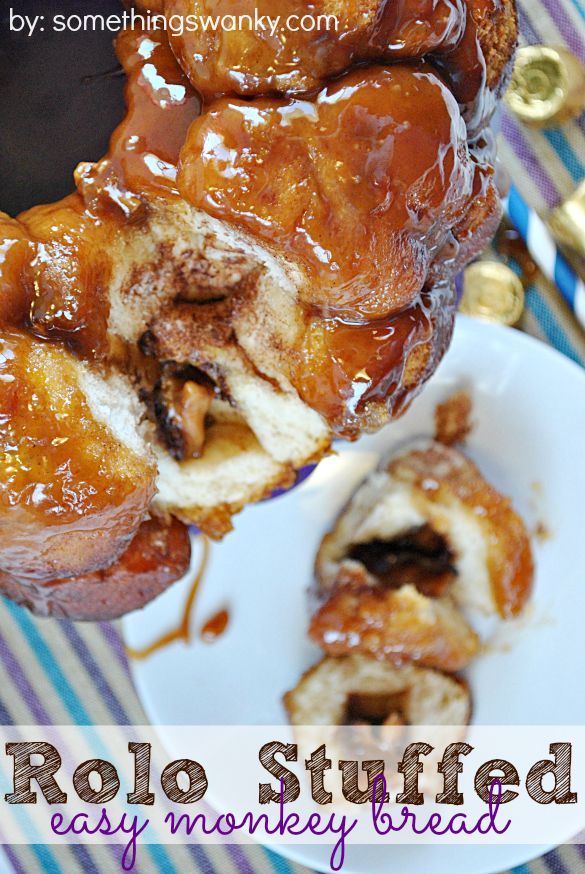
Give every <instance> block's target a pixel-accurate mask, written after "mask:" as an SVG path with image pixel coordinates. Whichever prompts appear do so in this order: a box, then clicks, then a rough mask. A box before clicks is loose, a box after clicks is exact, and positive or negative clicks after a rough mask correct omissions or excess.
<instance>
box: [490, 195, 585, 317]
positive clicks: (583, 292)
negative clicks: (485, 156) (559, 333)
mask: <svg viewBox="0 0 585 874" xmlns="http://www.w3.org/2000/svg"><path fill="white" fill-rule="evenodd" d="M504 209H505V211H506V215H507V216H508V218H509V220H510V221H511V222H512V224H513V225H514V227H515V228H516V230H517V231H518V233H519V234H520V235H521V237H522V239H523V240H524V242H525V243H526V248H527V249H528V251H529V252H530V255H531V256H532V258H533V259H534V261H535V262H536V264H537V265H538V266H539V267H540V269H541V270H542V272H543V273H544V275H545V276H546V277H547V278H548V279H550V280H551V282H554V284H555V285H556V286H557V288H558V289H559V291H560V292H561V294H562V296H563V297H564V299H565V300H566V302H567V303H568V304H569V306H570V307H571V309H572V310H573V312H574V313H575V316H576V318H577V320H578V322H579V324H580V325H581V326H582V327H583V328H585V283H584V282H583V280H582V279H581V278H580V277H579V276H577V274H576V273H575V271H574V270H573V268H572V267H571V265H570V264H569V263H568V261H567V260H566V259H565V258H564V257H563V255H562V254H561V252H560V251H559V248H558V246H557V244H556V243H555V240H554V237H553V235H552V234H551V232H550V231H549V229H548V227H547V226H546V224H545V223H544V221H543V220H542V219H541V218H540V216H539V215H538V213H537V212H536V211H535V210H534V209H532V208H531V207H529V206H528V204H527V203H526V201H525V200H524V199H523V197H522V196H521V194H520V193H519V192H518V190H517V189H516V188H515V187H514V186H513V185H512V186H510V191H509V194H508V197H507V198H506V199H505V200H504Z"/></svg>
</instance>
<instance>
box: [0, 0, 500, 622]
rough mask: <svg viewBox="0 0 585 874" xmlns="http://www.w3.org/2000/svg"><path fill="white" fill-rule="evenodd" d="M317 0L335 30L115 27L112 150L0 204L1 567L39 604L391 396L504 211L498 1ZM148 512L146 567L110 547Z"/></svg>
mask: <svg viewBox="0 0 585 874" xmlns="http://www.w3.org/2000/svg"><path fill="white" fill-rule="evenodd" d="M139 5H142V4H139ZM151 5H152V4H148V3H146V4H144V6H145V7H150V6H151ZM228 5H229V4H226V3H224V2H223V0H214V2H211V0H209V2H203V0H162V2H161V3H159V4H158V6H160V11H164V12H165V13H166V14H192V13H197V14H202V15H203V14H208V13H211V12H213V13H214V14H218V15H220V14H221V13H222V12H225V11H226V9H227V6H228ZM253 5H254V4H251V3H248V2H246V3H243V4H240V6H242V9H241V12H242V13H245V12H246V10H247V9H248V7H250V8H251V7H253ZM258 5H259V6H260V7H262V8H264V7H266V9H265V11H266V12H270V6H271V4H270V3H269V2H268V0H265V2H264V3H260V4H258ZM284 5H285V6H286V7H287V8H288V6H290V7H291V9H292V6H293V5H294V4H292V3H285V4H284ZM314 5H315V7H316V11H319V9H318V8H317V7H319V8H320V6H321V5H322V6H323V10H324V11H328V12H330V11H332V10H331V9H330V7H333V6H336V4H331V3H329V2H328V3H323V4H314ZM340 5H341V4H340ZM224 6H225V9H224ZM244 7H245V8H244ZM153 11H156V10H153ZM284 11H286V10H284ZM333 11H335V12H336V13H337V14H338V17H339V26H340V31H339V32H337V33H321V34H314V33H312V34H307V33H297V34H295V35H294V37H292V36H290V35H288V34H287V35H285V36H286V38H285V36H283V35H280V36H278V37H277V38H276V41H273V42H271V43H270V47H268V46H269V44H268V42H267V41H266V39H265V38H263V35H262V34H258V33H254V32H244V31H242V32H238V33H233V34H230V33H222V34H221V38H220V35H218V34H207V35H204V34H202V33H199V34H189V33H185V34H183V35H182V36H178V35H174V34H169V35H167V33H166V32H165V31H164V30H156V31H140V30H133V31H126V32H123V33H121V34H120V36H119V37H118V39H117V50H118V54H119V57H120V61H121V63H122V65H123V67H124V70H125V72H126V75H127V91H126V96H127V113H126V116H125V118H124V120H123V121H122V123H121V125H120V126H119V127H118V128H117V129H116V131H114V133H113V135H112V140H111V146H110V150H109V152H108V154H107V155H106V156H105V157H104V158H103V159H102V160H101V161H99V162H97V163H95V164H89V163H85V164H81V165H79V166H78V168H77V169H76V171H75V182H76V190H75V192H74V193H73V194H71V195H70V196H69V197H67V198H66V199H65V200H63V201H61V202H59V203H55V204H50V205H47V206H39V207H35V208H33V209H31V210H29V211H28V212H26V213H24V214H22V215H21V216H19V217H18V218H16V219H13V218H9V217H8V216H0V252H1V253H2V258H1V259H0V291H1V292H2V294H1V296H0V332H1V336H0V378H1V383H0V386H1V387H0V442H1V446H2V448H1V457H2V465H1V467H0V496H1V502H0V575H1V577H0V580H2V583H1V585H2V590H3V591H5V592H6V593H7V594H9V596H10V597H14V598H16V599H17V600H19V601H21V602H22V603H27V604H28V605H29V606H30V607H31V608H32V609H34V610H36V611H37V612H41V613H44V614H51V613H54V612H59V613H60V614H63V615H70V616H71V618H79V619H91V618H96V617H97V616H98V615H99V617H100V618H111V617H114V616H117V615H120V614H121V613H123V612H126V611H127V610H128V609H132V608H134V607H136V606H140V605H142V604H144V603H146V602H147V601H148V600H149V599H150V598H151V597H153V596H154V594H156V593H157V592H158V591H160V590H162V589H163V588H164V587H165V586H166V585H168V584H169V583H170V582H172V580H173V579H176V578H177V577H178V576H180V575H181V574H182V573H183V572H184V571H185V570H186V568H187V566H188V557H189V550H188V544H187V536H186V533H185V532H184V531H183V534H182V537H178V538H177V537H170V533H169V532H171V531H172V532H175V533H177V532H178V531H179V530H181V528H180V526H181V525H183V526H184V525H188V524H196V525H197V526H198V527H199V528H200V529H201V530H203V531H205V532H206V533H208V534H210V535H211V536H213V537H221V536H223V535H224V534H225V533H226V532H227V531H229V529H230V527H231V519H232V516H233V515H234V513H236V512H238V511H240V510H241V509H242V508H243V507H244V506H246V505H247V504H249V503H251V502H254V501H257V500H261V499H263V498H266V497H269V496H270V494H271V493H272V491H273V490H274V489H276V488H283V487H284V488H286V487H288V486H290V485H292V484H293V483H294V481H295V478H296V476H297V472H298V471H299V470H300V469H301V468H302V467H303V466H305V465H307V464H309V463H314V462H316V461H318V460H319V459H320V458H321V457H322V456H323V455H324V454H325V453H327V452H328V450H329V448H330V445H331V442H332V440H333V439H335V438H338V437H341V438H344V439H355V438H356V437H358V436H359V434H360V433H362V432H363V431H368V430H374V429H377V428H379V427H380V426H381V425H383V424H384V423H385V422H387V421H388V420H389V419H391V418H392V417H395V416H398V415H400V413H401V412H403V411H404V410H405V409H406V408H407V406H408V404H409V403H410V401H411V400H412V399H413V397H414V396H415V395H416V393H417V392H418V391H419V390H420V388H421V387H422V385H423V384H424V382H425V381H426V379H428V377H429V376H430V375H431V374H432V372H433V371H434V369H435V367H436V366H437V364H438V362H439V360H440V358H441V356H442V354H443V352H444V351H445V349H446V348H447V346H448V343H449V340H450V337H451V332H452V326H453V313H454V307H455V292H454V277H455V275H456V273H457V272H458V271H459V270H460V269H461V268H462V267H463V266H464V264H465V263H467V262H468V261H469V260H470V259H471V258H472V257H474V255H475V254H476V253H477V252H478V251H480V250H481V249H482V248H483V246H484V245H485V243H486V241H487V240H488V238H489V237H490V236H491V234H492V233H493V231H494V230H495V227H496V226H497V223H498V220H499V214H500V212H499V203H498V197H497V192H496V189H495V185H494V179H493V175H494V173H493V142H492V137H491V133H490V132H489V129H488V124H489V119H490V117H491V114H492V112H493V109H494V107H495V104H496V101H497V98H498V96H499V94H500V92H501V90H502V88H503V87H504V84H505V82H506V80H507V76H508V72H509V67H510V63H511V58H512V54H513V48H514V44H515V39H516V17H515V10H514V6H513V3H512V2H511V0H468V2H463V0H441V2H439V3H436V2H433V3H430V2H428V0H409V2H408V3H404V4H394V3H391V2H373V0H371V2H369V3H366V4H364V3H349V4H343V9H341V8H339V9H337V8H336V9H335V10H333ZM169 40H170V41H169ZM173 520H174V521H173ZM152 525H155V526H158V528H159V529H160V532H161V537H160V538H159V539H158V540H157V541H156V542H157V543H158V547H157V548H158V550H159V559H160V560H159V562H158V564H157V563H156V562H154V566H155V570H153V574H154V575H155V576H156V575H157V574H158V577H157V579H158V581H159V582H158V583H156V581H155V584H153V586H151V587H145V586H144V585H143V583H142V581H141V578H140V573H141V571H139V570H137V571H136V578H135V580H134V581H132V575H131V574H129V573H128V567H129V566H130V565H129V561H128V559H129V556H130V557H131V554H132V552H131V551H132V550H133V549H134V550H135V551H140V549H142V546H140V544H141V543H143V540H142V539H141V538H144V537H145V536H146V535H148V533H149V532H150V533H152V530H151V528H149V527H147V528H146V529H145V527H144V526H152ZM169 526H170V527H169ZM155 540H156V538H155ZM179 541H180V542H179ZM153 542H154V541H153ZM170 543H172V544H174V546H173V550H175V551H174V552H173V550H171V552H172V554H170V552H169V544H170ZM186 544H187V545H186ZM130 564H132V562H130ZM92 575H97V576H92ZM89 577H92V579H93V580H94V585H93V586H89V585H85V586H83V585H81V583H82V582H83V581H84V580H86V579H88V578H89ZM106 577H107V579H108V586H109V588H108V590H107V597H106V588H105V583H104V582H103V580H104V579H105V578H106ZM68 580H71V581H72V583H71V584H72V585H73V584H75V586H76V590H78V591H81V592H83V591H85V592H86V593H87V599H85V600H84V599H83V598H81V597H75V598H73V597H72V598H71V599H68V598H66V597H64V595H63V593H64V591H65V588H66V586H67V585H68V583H67V581H68ZM100 580H101V581H102V584H103V585H102V589H101V592H102V595H103V596H104V597H103V598H101V600H100V599H99V598H98V599H97V600H96V594H95V592H96V591H97V590H98V588H99V585H100V583H99V581H100ZM55 581H59V585H58V586H57V585H56V583H55ZM71 591H73V589H71ZM57 592H58V593H59V598H57ZM98 603H99V608H98Z"/></svg>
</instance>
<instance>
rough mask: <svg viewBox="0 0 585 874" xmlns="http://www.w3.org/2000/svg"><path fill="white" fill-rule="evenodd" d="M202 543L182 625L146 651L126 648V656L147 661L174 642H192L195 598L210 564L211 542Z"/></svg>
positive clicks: (205, 538)
mask: <svg viewBox="0 0 585 874" xmlns="http://www.w3.org/2000/svg"><path fill="white" fill-rule="evenodd" d="M201 543H202V545H203V555H202V556H201V563H200V565H199V570H198V571H197V574H196V576H195V579H194V580H193V584H192V585H191V588H190V590H189V594H188V596H187V600H186V601H185V608H184V610H183V618H182V620H181V623H180V624H179V626H178V627H177V628H175V629H172V630H171V631H168V632H167V633H166V634H163V635H162V636H161V637H159V638H157V640H155V641H154V642H153V643H151V644H150V645H149V646H146V647H144V649H131V648H130V647H126V655H127V656H128V658H131V659H137V660H139V659H146V658H148V656H150V655H152V654H153V653H154V652H157V651H158V650H159V649H163V648H164V647H165V646H168V645H169V644H171V643H174V641H176V640H182V641H184V642H185V643H189V642H190V641H191V628H190V626H191V613H192V612H193V606H194V604H195V598H196V596H197V592H198V591H199V586H200V585H201V582H202V581H203V577H204V576H205V571H206V570H207V564H208V562H209V552H210V549H209V540H208V539H207V537H205V536H202V537H201ZM226 624H227V623H226Z"/></svg>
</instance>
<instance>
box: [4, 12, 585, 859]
mask: <svg viewBox="0 0 585 874" xmlns="http://www.w3.org/2000/svg"><path fill="white" fill-rule="evenodd" d="M584 3H585V0H524V2H523V4H522V8H521V31H522V40H523V41H524V42H526V43H535V42H539V43H540V42H543V43H548V44H550V45H566V46H568V47H569V48H570V49H571V50H572V51H573V52H575V53H576V54H577V55H579V56H580V57H581V58H582V60H583V61H585V5H584ZM500 154H501V159H502V161H503V163H504V165H505V166H506V167H507V169H508V171H509V172H510V174H511V176H512V179H513V181H514V183H515V184H516V186H517V187H518V188H519V189H520V191H521V192H522V194H523V195H524V197H525V198H526V200H527V201H528V202H529V203H531V204H532V205H533V206H534V207H536V209H538V210H542V209H545V208H547V207H551V206H553V205H555V204H557V203H558V202H559V200H561V199H562V198H563V197H565V196H566V195H568V194H569V193H570V192H571V191H572V190H573V189H574V188H575V186H576V184H577V183H578V182H579V181H580V180H581V179H583V178H585V115H584V116H583V117H582V118H580V119H579V120H577V121H575V122H572V123H570V124H567V125H565V126H564V127H563V128H562V129H559V130H549V131H542V132H540V131H531V130H528V129H526V128H524V127H522V126H521V125H519V124H518V122H517V121H515V120H514V119H513V118H511V117H510V116H509V115H508V114H505V115H504V119H503V124H502V135H501V151H500ZM522 327H523V329H524V330H526V331H528V332H530V333H531V334H534V335H536V336H537V337H540V338H541V339H543V340H545V341H547V342H549V343H551V344H552V345H554V346H556V347H557V349H559V350H560V351H561V352H563V353H564V354H566V355H568V356H569V357H570V358H572V359H574V360H575V361H578V362H580V363H581V364H584V365H585V334H584V333H583V331H582V330H581V329H580V328H579V327H578V325H577V324H576V322H575V321H574V319H573V317H572V315H571V313H570V312H569V310H568V309H567V307H566V306H565V304H564V303H563V301H562V300H561V298H560V297H559V295H558V294H557V292H556V290H555V289H554V288H552V287H551V286H550V285H549V284H548V283H546V282H545V281H543V280H539V281H537V282H536V283H535V284H534V285H533V286H532V287H531V288H530V289H529V291H528V295H527V311H526V314H525V316H524V321H523V325H522ZM0 720H1V721H2V723H3V724H6V725H10V724H25V725H26V724H33V723H38V724H50V723H52V724H69V723H77V724H89V723H94V724H101V725H104V724H137V725H140V724H145V723H146V721H147V720H146V717H145V715H144V712H143V710H142V707H141V705H140V702H139V700H138V698H137V696H136V693H135V691H134V689H133V686H132V682H131V679H130V675H129V671H128V665H127V661H126V657H125V654H124V647H123V644H122V640H121V637H120V632H119V629H118V627H117V626H116V625H103V624H102V625H82V624H78V625H75V624H73V623H70V622H57V621H37V620H35V619H33V618H32V617H31V616H30V615H29V614H28V613H27V612H26V611H25V610H22V609H20V608H18V607H16V606H14V605H13V604H11V603H8V602H3V603H1V604H0ZM0 840H9V837H8V836H5V835H2V834H1V823H0ZM120 852H121V851H119V850H118V849H117V848H115V847H98V848H86V847H82V846H77V847H74V846H72V847H68V848H56V847H44V846H33V847H11V846H10V845H5V846H4V847H3V848H2V849H1V850H0V872H4V871H6V872H12V871H16V872H19V874H35V872H50V874H53V872H55V874H59V872H63V874H73V872H76V871H84V872H85V874H92V872H100V874H101V872H104V874H107V872H112V874H113V872H116V874H117V872H119V871H120V870H121V869H120ZM135 870H136V871H137V872H139V874H146V872H148V874H155V872H157V874H158V872H160V874H175V872H176V874H184V872H193V874H199V872H200V874H215V872H217V874H232V872H239V874H302V872H303V871H304V869H302V868H300V867H299V866H297V865H292V864H290V863H288V862H286V861H284V860H282V859H280V858H279V857H277V856H275V855H274V854H273V853H271V852H270V851H268V850H265V849H262V848H260V847H252V848H250V847H246V848H241V847H236V846H234V847H208V848H206V849H205V850H203V849H202V848H200V847H189V848H183V847H147V846H145V847H142V848H141V851H140V854H139V857H138V864H137V867H136V869H135ZM516 870H517V871H518V872H521V874H546V872H555V874H568V872H571V874H577V872H585V847H582V848H580V847H575V846H570V847H562V848H559V849H558V850H556V851H555V852H553V853H550V854H549V855H548V856H546V857H545V858H543V859H539V860H537V861H535V862H533V863H532V864H530V865H526V866H522V867H521V868H519V869H516Z"/></svg>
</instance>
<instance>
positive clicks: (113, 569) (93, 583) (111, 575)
mask: <svg viewBox="0 0 585 874" xmlns="http://www.w3.org/2000/svg"><path fill="white" fill-rule="evenodd" d="M190 555H191V547H190V541H189V532H188V531H187V529H186V528H185V527H184V526H183V525H181V523H180V522H177V521H176V520H173V521H171V522H169V523H165V522H162V521H161V520H157V519H151V520H149V521H147V522H143V524H142V525H141V526H140V528H139V529H138V532H137V534H136V536H135V537H134V539H133V540H132V541H131V543H130V545H129V546H128V547H127V549H126V551H125V552H124V553H123V554H122V555H121V556H120V558H119V559H118V560H117V561H115V562H114V563H113V564H112V565H110V566H109V567H107V568H105V569H103V570H100V571H94V572H93V573H88V574H82V575H81V576H77V577H72V578H69V579H63V580H53V581H47V582H40V581H38V580H31V579H23V578H19V577H18V576H11V575H9V574H0V594H2V595H5V596H6V597H8V598H11V599H12V600H13V601H16V603H17V604H21V605H22V606H23V607H28V609H29V610H31V611H32V612H33V613H35V614H36V615H37V616H53V617H55V618H65V619H72V620H78V621H79V620H83V621H95V622H98V621H99V622H106V621H107V622H109V621H111V620H112V619H117V618H118V617H120V616H123V615H124V614H125V613H130V612H131V611H132V610H137V609H138V608H140V607H144V606H145V605H146V604H147V603H148V602H149V601H151V600H152V599H153V598H156V597H157V595H160V594H161V592H164V591H165V589H166V588H168V586H170V585H171V583H174V582H176V580H178V579H179V577H182V576H183V574H185V573H186V572H187V570H188V569H189V559H190Z"/></svg>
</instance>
